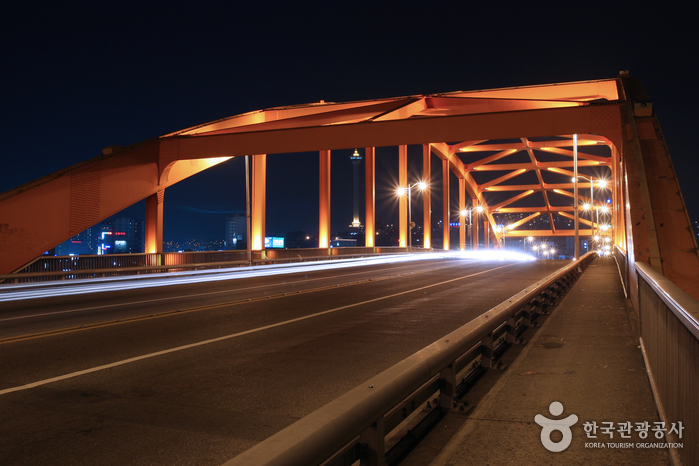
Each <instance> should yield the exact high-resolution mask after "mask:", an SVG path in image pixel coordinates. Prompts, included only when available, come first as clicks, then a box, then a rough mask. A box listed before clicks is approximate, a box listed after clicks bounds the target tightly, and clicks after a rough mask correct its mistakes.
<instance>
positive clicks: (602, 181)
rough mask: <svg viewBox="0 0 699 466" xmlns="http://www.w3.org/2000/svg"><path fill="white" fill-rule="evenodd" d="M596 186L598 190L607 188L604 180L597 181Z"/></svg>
mask: <svg viewBox="0 0 699 466" xmlns="http://www.w3.org/2000/svg"><path fill="white" fill-rule="evenodd" d="M597 186H599V187H600V188H604V187H605V186H607V182H606V181H605V180H599V181H598V182H597Z"/></svg>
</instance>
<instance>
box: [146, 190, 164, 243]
mask: <svg viewBox="0 0 699 466" xmlns="http://www.w3.org/2000/svg"><path fill="white" fill-rule="evenodd" d="M164 197H165V190H164V189H160V190H158V192H157V193H155V194H151V195H150V196H148V197H147V198H146V222H145V223H146V225H145V226H146V232H145V233H146V234H145V237H146V244H145V252H147V253H161V252H163V200H164Z"/></svg>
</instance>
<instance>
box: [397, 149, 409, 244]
mask: <svg viewBox="0 0 699 466" xmlns="http://www.w3.org/2000/svg"><path fill="white" fill-rule="evenodd" d="M398 185H399V186H400V187H401V188H406V189H408V190H409V189H410V184H409V183H408V146H398ZM398 245H399V246H400V247H402V248H404V247H406V246H408V196H399V197H398Z"/></svg>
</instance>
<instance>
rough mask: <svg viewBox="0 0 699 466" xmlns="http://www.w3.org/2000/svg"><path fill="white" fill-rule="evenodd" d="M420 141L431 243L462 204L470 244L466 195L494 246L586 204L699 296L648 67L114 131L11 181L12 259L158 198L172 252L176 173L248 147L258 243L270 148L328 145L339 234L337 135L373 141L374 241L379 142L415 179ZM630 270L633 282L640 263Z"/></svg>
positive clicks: (2, 269)
mask: <svg viewBox="0 0 699 466" xmlns="http://www.w3.org/2000/svg"><path fill="white" fill-rule="evenodd" d="M574 137H575V138H576V139H577V145H575V144H574V142H573V138H574ZM408 145H421V146H422V152H423V163H422V167H421V173H422V177H421V179H422V180H430V179H431V178H432V173H431V160H432V157H433V156H436V157H438V158H439V159H441V162H442V174H441V177H442V193H441V199H442V203H443V215H444V218H443V219H442V220H443V222H442V225H443V227H444V229H445V232H444V234H443V243H442V244H439V245H435V244H432V241H431V238H430V230H431V229H430V228H428V227H426V228H424V235H425V236H424V242H423V245H424V247H426V248H430V247H432V248H444V249H449V248H450V245H449V234H448V228H449V224H450V221H451V213H452V212H454V211H455V210H457V209H458V212H460V213H462V215H461V224H460V228H459V232H460V235H459V238H460V241H459V242H460V244H459V247H460V248H461V249H464V248H465V247H466V235H465V224H466V223H465V222H466V220H465V217H464V214H463V213H465V212H468V209H467V205H470V206H471V208H473V209H474V210H472V211H471V213H472V215H473V218H474V221H473V224H474V227H476V231H475V232H474V234H473V235H472V236H471V239H472V242H473V244H472V245H471V247H474V248H477V247H478V245H477V240H476V241H475V242H474V241H473V239H474V237H475V238H478V230H477V228H478V226H479V224H481V223H482V228H483V229H484V237H485V244H486V247H487V246H488V244H489V242H490V241H493V244H494V245H498V244H499V241H500V240H501V238H502V236H503V235H504V236H506V237H529V236H534V237H555V236H572V235H573V230H571V229H569V228H558V227H557V224H560V222H561V219H564V221H566V222H568V223H569V220H565V219H573V218H574V217H575V210H576V208H577V209H578V212H579V217H580V225H581V229H580V236H583V237H585V236H588V237H589V236H592V235H593V234H596V233H598V232H602V231H606V233H605V234H606V235H607V236H608V237H609V238H610V240H611V242H612V243H613V244H614V245H616V246H617V247H618V248H619V249H620V250H621V251H623V252H624V253H626V255H627V257H628V269H629V270H628V271H629V272H633V270H634V264H635V262H636V261H643V262H646V263H648V264H650V265H651V266H652V267H653V268H654V269H655V270H657V271H659V272H660V273H663V274H664V275H665V276H666V277H668V278H669V279H670V280H672V281H673V282H675V283H676V284H677V285H679V286H680V287H681V288H683V289H684V290H685V291H687V292H688V293H690V294H692V295H693V296H694V297H695V298H699V257H698V256H697V245H696V241H695V239H694V237H693V235H692V232H691V228H690V222H689V217H688V215H687V211H686V207H685V204H684V201H683V199H682V194H681V192H680V189H679V186H678V184H677V179H676V176H675V172H674V169H673V167H672V163H671V160H670V157H669V154H668V152H667V147H666V145H665V142H664V139H663V135H662V133H661V131H660V127H659V125H658V121H657V119H656V117H655V115H654V113H653V108H652V102H650V101H649V100H648V97H647V95H646V93H645V91H644V90H643V88H642V86H641V84H640V83H639V81H638V80H637V79H635V78H633V77H631V76H629V75H628V73H624V72H622V74H621V75H620V76H619V77H618V78H613V79H603V80H595V81H584V82H573V83H559V84H548V85H539V86H526V87H513V88H506V89H492V90H480V91H466V92H450V93H443V94H432V95H416V96H409V97H399V98H387V99H376V100H367V101H360V102H345V103H333V102H323V101H321V102H317V103H312V104H305V105H296V106H288V107H279V108H272V109H268V110H260V111H254V112H249V113H245V114H242V115H236V116H232V117H229V118H224V119H221V120H218V121H214V122H210V123H205V124H202V125H198V126H194V127H191V128H187V129H183V130H180V131H176V132H174V133H170V134H166V135H164V136H161V137H158V138H155V139H152V140H148V141H144V142H142V143H139V144H135V145H133V146H130V147H124V148H122V147H119V146H115V147H110V148H107V149H105V150H104V151H103V155H102V156H99V157H96V158H94V159H91V160H88V161H86V162H83V163H80V164H78V165H75V166H72V167H69V168H66V169H64V170H62V171H59V172H57V173H54V174H51V175H48V176H45V177H43V178H40V179H38V180H36V181H33V182H31V183H27V184H25V185H23V186H20V187H18V188H16V189H14V190H11V191H8V192H5V193H3V194H1V195H0V274H6V273H12V272H13V271H16V270H19V269H21V268H22V267H23V266H24V265H25V264H27V263H28V262H30V261H32V260H33V259H35V258H36V257H37V256H39V255H41V254H42V253H43V252H44V251H46V250H49V249H50V248H52V247H55V246H56V245H58V244H60V243H61V242H63V241H65V240H68V239H69V238H71V237H72V236H74V235H76V234H78V233H79V232H81V231H83V230H84V229H86V228H88V227H90V226H92V225H94V224H96V223H98V222H100V221H102V220H104V219H106V218H108V217H109V216H111V215H114V214H116V213H117V212H119V211H121V210H123V209H124V208H126V207H128V206H130V205H132V204H134V203H136V202H139V201H141V200H143V199H145V201H146V225H145V226H146V228H145V229H146V252H162V243H163V241H162V232H163V199H164V193H165V190H166V188H168V187H169V186H172V185H173V184H175V183H177V182H179V181H181V180H183V179H185V178H187V177H189V176H192V175H194V174H196V173H199V172H201V171H202V170H205V169H207V168H210V167H213V166H215V165H217V164H219V163H221V162H223V161H226V160H228V159H230V158H231V157H239V156H244V155H251V156H252V157H251V158H252V213H251V224H252V234H251V239H252V248H253V250H261V249H263V247H264V236H265V210H266V196H265V193H266V163H267V154H293V153H296V152H308V151H319V154H320V155H319V158H320V173H319V186H320V201H319V246H320V248H327V247H328V246H329V241H330V239H331V237H330V233H331V232H330V182H331V179H330V154H331V151H333V150H340V149H354V148H364V155H365V177H366V188H365V189H366V193H365V232H366V246H369V247H372V246H374V244H373V242H374V238H375V231H376V218H375V187H376V179H375V178H376V177H375V170H374V166H375V159H376V148H377V147H384V146H397V147H398V153H399V167H398V168H399V185H400V186H402V187H407V186H408V185H409V180H408V156H407V148H408ZM574 146H576V147H574ZM576 148H577V149H578V150H577V151H576V150H575V149H576ZM574 152H576V153H577V169H579V175H580V177H579V178H578V182H577V183H574V179H573V175H574V173H575V171H576V167H574ZM412 168H416V167H412ZM450 172H451V173H454V174H455V175H456V178H457V179H458V193H459V201H458V206H451V205H450V197H449V192H450V186H449V179H450ZM600 180H604V181H605V182H606V186H605V187H604V188H601V187H600ZM413 181H414V180H411V181H410V182H411V183H412V182H413ZM576 184H577V192H578V195H579V198H578V205H577V206H574V202H573V198H574V196H575V194H574V192H575V189H574V188H575V187H576ZM595 184H596V186H597V187H598V188H597V189H604V191H603V193H604V199H605V200H604V201H600V196H595V197H594V202H593V200H592V199H590V197H588V195H587V193H588V192H589V191H588V186H590V187H591V188H592V186H591V185H595ZM432 191H433V190H431V188H430V187H429V185H428V187H427V189H426V190H425V191H424V192H423V196H422V200H423V203H424V208H423V215H424V218H423V221H424V225H426V226H428V225H431V224H432V219H431V208H430V206H431V202H432V195H433V192H432ZM434 194H438V193H434ZM467 197H468V198H470V199H469V202H467ZM607 198H609V199H611V201H612V202H611V203H610V204H609V205H607V202H606V199H607ZM476 207H480V208H479V209H478V210H479V211H482V213H481V214H478V213H476V212H477V211H476V210H475V208H476ZM407 209H408V206H407V200H406V199H405V198H404V197H403V198H401V200H400V206H399V215H400V222H399V224H400V240H399V241H400V245H401V246H405V245H406V242H407V238H408V222H407V218H408V213H407ZM607 209H609V211H608V212H607V211H606V210H607ZM584 210H589V211H590V212H594V215H590V214H589V213H584ZM600 212H602V213H603V215H602V216H601V217H600ZM508 214H509V215H510V218H512V214H517V215H518V217H517V219H516V221H514V222H511V223H509V224H508V225H507V226H506V228H505V231H503V229H502V228H497V225H498V223H499V221H502V220H499V219H501V218H503V217H504V216H507V215H508ZM534 224H536V225H537V226H536V227H532V225H534ZM542 225H543V226H542ZM628 276H629V277H635V276H636V275H635V273H629V274H628ZM629 286H630V287H631V288H632V291H633V289H634V288H635V287H636V283H635V279H634V280H630V284H629ZM631 295H632V296H634V295H635V293H631Z"/></svg>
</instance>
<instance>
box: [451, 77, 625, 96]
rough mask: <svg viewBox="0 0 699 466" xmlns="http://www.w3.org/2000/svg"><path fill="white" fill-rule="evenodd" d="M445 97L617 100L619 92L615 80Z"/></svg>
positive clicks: (467, 93)
mask: <svg viewBox="0 0 699 466" xmlns="http://www.w3.org/2000/svg"><path fill="white" fill-rule="evenodd" d="M445 95H452V96H463V97H482V98H494V99H507V98H513V97H517V98H520V99H525V98H529V99H550V100H577V101H589V100H598V99H606V100H617V99H619V91H618V89H617V82H616V79H603V80H596V81H582V82H572V83H555V84H546V85H538V86H521V87H511V88H502V89H486V90H477V91H459V92H450V93H448V94H445Z"/></svg>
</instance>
